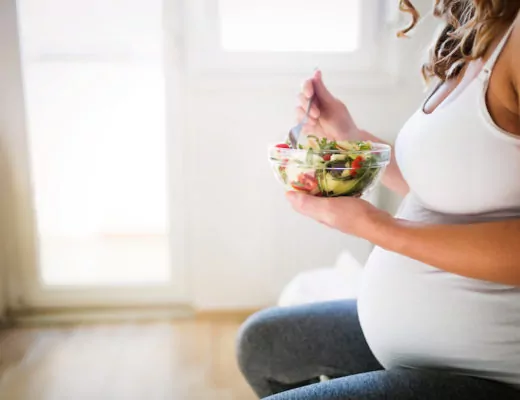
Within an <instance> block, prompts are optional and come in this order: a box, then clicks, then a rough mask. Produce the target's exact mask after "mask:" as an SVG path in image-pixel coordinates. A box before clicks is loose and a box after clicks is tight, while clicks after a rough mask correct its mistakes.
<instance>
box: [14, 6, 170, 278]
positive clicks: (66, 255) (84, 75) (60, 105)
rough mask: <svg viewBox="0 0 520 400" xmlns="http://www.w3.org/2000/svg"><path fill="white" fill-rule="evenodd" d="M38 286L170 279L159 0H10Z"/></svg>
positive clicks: (160, 10)
mask: <svg viewBox="0 0 520 400" xmlns="http://www.w3.org/2000/svg"><path fill="white" fill-rule="evenodd" d="M17 3H18V4H17V5H18V14H19V25H20V41H21V50H22V61H23V73H24V86H25V98H26V110H27V119H28V130H29V151H30V163H31V175H32V180H33V185H34V192H35V205H36V213H37V222H38V229H39V239H40V248H39V253H40V276H41V278H42V280H43V283H44V284H46V285H82V286H89V285H128V284H132V285H135V284H156V283H164V282H168V281H169V279H170V262H169V256H168V223H167V222H168V213H167V184H166V172H167V166H166V154H165V151H166V150H165V148H166V146H165V143H166V137H165V96H164V78H163V54H162V46H163V42H162V38H163V32H162V0H146V1H144V0H109V1H107V0H45V1H42V0H19V1H18V2H17Z"/></svg>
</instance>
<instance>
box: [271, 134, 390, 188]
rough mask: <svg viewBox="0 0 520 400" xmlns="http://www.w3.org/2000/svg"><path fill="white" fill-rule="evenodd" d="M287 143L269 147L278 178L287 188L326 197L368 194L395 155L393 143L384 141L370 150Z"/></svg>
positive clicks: (372, 146)
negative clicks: (298, 146)
mask: <svg viewBox="0 0 520 400" xmlns="http://www.w3.org/2000/svg"><path fill="white" fill-rule="evenodd" d="M280 146H282V147H280ZM283 146H285V145H274V146H271V147H270V148H269V160H270V163H271V166H272V168H273V171H274V174H275V176H276V178H277V179H278V180H279V181H280V182H281V183H282V184H283V186H284V188H285V189H286V190H289V191H298V192H303V193H307V194H310V195H313V196H322V197H341V196H351V197H361V196H364V195H366V194H367V193H369V192H370V190H371V189H373V188H374V186H375V185H376V184H377V183H378V182H379V180H380V178H381V176H382V175H383V173H384V171H385V169H386V167H387V166H388V164H389V162H390V155H391V148H390V146H388V145H386V144H380V143H372V144H371V149H370V150H347V149H345V150H304V149H291V148H285V147H283Z"/></svg>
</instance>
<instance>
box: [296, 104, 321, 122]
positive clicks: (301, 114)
mask: <svg viewBox="0 0 520 400" xmlns="http://www.w3.org/2000/svg"><path fill="white" fill-rule="evenodd" d="M305 111H306V110H304V109H303V108H302V107H296V121H298V123H300V122H302V121H303V119H304V118H305ZM317 123H318V119H317V118H314V117H313V116H312V115H309V118H308V119H307V123H306V125H310V126H314V125H316V124H317Z"/></svg>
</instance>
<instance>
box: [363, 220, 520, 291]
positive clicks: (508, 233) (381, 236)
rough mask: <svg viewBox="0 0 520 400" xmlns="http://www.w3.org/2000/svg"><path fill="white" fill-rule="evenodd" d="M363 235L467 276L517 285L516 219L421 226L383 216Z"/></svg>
mask: <svg viewBox="0 0 520 400" xmlns="http://www.w3.org/2000/svg"><path fill="white" fill-rule="evenodd" d="M367 228H368V230H367V231H366V232H365V234H364V235H363V236H365V238H366V239H368V240H370V241H372V242H373V243H374V244H376V245H377V246H380V247H382V248H384V249H387V250H389V251H393V252H396V253H400V254H403V255H405V256H407V257H410V258H413V259H416V260H418V261H421V262H424V263H426V264H429V265H432V266H434V267H437V268H439V269H442V270H445V271H447V272H451V273H455V274H458V275H463V276H466V277H469V278H475V279H481V280H486V281H492V282H497V283H502V284H507V285H515V286H520V243H519V238H520V220H518V219H517V220H509V221H501V222H490V223H480V224H469V225H425V224H421V223H416V222H409V221H403V220H397V219H391V218H387V219H386V220H384V221H379V222H375V223H374V224H373V226H372V227H367Z"/></svg>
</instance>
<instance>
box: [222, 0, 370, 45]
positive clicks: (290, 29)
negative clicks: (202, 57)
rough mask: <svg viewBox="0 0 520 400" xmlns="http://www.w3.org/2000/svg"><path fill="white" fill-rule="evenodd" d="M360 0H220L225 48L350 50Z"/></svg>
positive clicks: (357, 25)
mask: <svg viewBox="0 0 520 400" xmlns="http://www.w3.org/2000/svg"><path fill="white" fill-rule="evenodd" d="M360 8H361V0H322V1H311V0H262V1H257V0H219V13H220V35H221V36H220V40H221V45H222V47H223V49H224V50H226V51H269V52H276V51H291V52H293V51H298V52H351V51H354V50H356V49H357V48H358V44H359V35H360V19H361V18H360V17H361V12H360V11H361V10H360Z"/></svg>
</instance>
